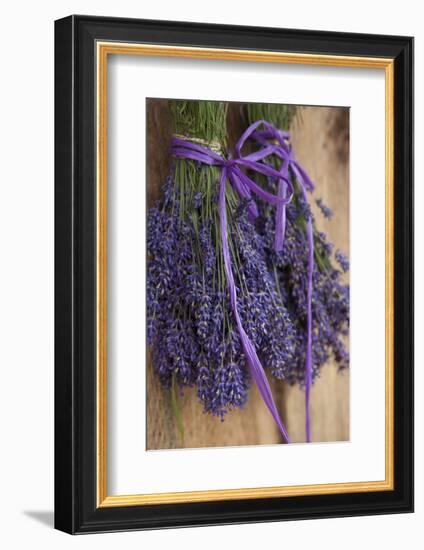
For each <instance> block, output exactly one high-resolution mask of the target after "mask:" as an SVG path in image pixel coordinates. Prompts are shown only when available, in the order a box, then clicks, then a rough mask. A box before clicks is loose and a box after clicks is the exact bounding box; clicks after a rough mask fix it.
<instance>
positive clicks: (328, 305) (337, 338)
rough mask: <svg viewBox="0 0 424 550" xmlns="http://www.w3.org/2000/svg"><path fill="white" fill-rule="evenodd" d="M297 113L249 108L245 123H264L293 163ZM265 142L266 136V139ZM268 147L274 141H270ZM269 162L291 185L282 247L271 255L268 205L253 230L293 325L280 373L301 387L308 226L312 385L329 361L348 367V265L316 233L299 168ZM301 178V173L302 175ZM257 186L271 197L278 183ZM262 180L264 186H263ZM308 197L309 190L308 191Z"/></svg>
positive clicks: (285, 108)
mask: <svg viewBox="0 0 424 550" xmlns="http://www.w3.org/2000/svg"><path fill="white" fill-rule="evenodd" d="M295 114H296V109H295V108H294V107H291V106H286V105H269V104H266V105H264V104H249V105H247V106H246V108H245V115H246V119H247V122H248V123H251V122H252V121H254V120H258V119H261V118H264V117H266V118H267V120H268V121H269V122H270V123H272V124H273V125H274V126H275V127H276V128H278V129H279V130H280V136H282V137H283V139H284V142H285V144H286V151H288V152H289V155H288V158H293V157H292V153H291V146H290V144H289V135H288V133H287V132H285V130H287V129H288V128H289V126H290V123H291V120H292V118H293V116H295ZM254 137H256V138H258V139H259V142H260V143H261V145H262V146H263V147H265V146H267V145H268V143H267V142H266V140H265V141H264V140H263V139H261V137H262V138H263V135H262V136H261V135H257V136H254ZM266 137H268V138H269V137H270V136H266ZM271 141H273V140H272V139H271ZM269 162H271V163H272V165H273V166H274V167H275V168H276V169H278V170H284V168H286V175H287V176H288V177H289V178H290V180H291V181H292V182H293V188H294V189H293V190H294V194H293V200H292V201H291V202H290V203H289V204H287V205H286V206H285V207H284V208H285V232H284V246H283V248H282V250H281V251H279V252H276V251H275V247H274V242H273V239H274V233H275V218H274V216H273V212H272V209H271V208H270V207H269V205H267V204H263V203H262V204H261V205H260V218H259V220H258V230H259V233H260V234H261V236H262V238H263V241H264V251H265V255H266V258H267V265H268V268H269V270H270V272H272V273H273V274H274V277H275V281H276V284H277V287H278V289H279V292H280V294H281V296H282V300H283V301H284V303H285V304H286V306H287V309H288V312H289V315H290V318H291V320H292V325H293V327H294V329H295V360H294V361H293V363H292V364H291V368H290V370H289V371H288V372H286V373H285V375H286V376H285V378H286V380H288V381H289V382H290V383H292V384H294V383H299V384H301V385H305V362H306V353H307V349H308V346H307V338H308V335H307V332H308V331H307V322H308V319H307V317H308V315H307V303H308V296H307V288H308V284H307V277H308V255H309V252H310V247H309V243H308V231H307V225H308V221H309V220H310V222H311V226H312V236H313V243H312V244H313V262H312V263H313V269H312V296H311V324H312V326H311V329H312V330H311V333H312V340H313V342H312V344H313V345H312V346H311V351H312V353H311V363H312V365H311V366H312V369H311V378H312V380H314V379H315V378H316V377H317V376H318V375H319V372H320V368H321V367H322V366H323V365H324V364H325V363H326V362H327V361H328V360H329V358H330V357H331V356H332V357H333V358H334V360H335V361H336V363H337V364H338V366H339V368H340V369H344V368H347V367H348V365H349V354H348V352H347V350H346V347H345V342H344V340H345V338H344V337H345V336H347V335H348V332H349V286H348V285H346V284H344V283H343V281H342V273H344V272H346V271H348V269H349V262H348V260H347V258H346V256H345V255H344V254H343V253H342V252H340V251H336V253H335V254H334V255H333V248H334V246H333V244H332V243H331V242H329V241H328V239H327V236H326V235H325V233H323V232H320V231H319V230H318V228H317V224H316V221H315V219H314V216H313V214H312V212H311V209H310V207H309V204H308V199H307V198H306V194H305V193H303V192H302V189H301V183H300V181H299V180H301V179H302V177H303V178H305V174H304V172H303V171H301V172H299V167H297V170H296V165H294V166H293V165H291V164H290V163H289V162H287V163H286V165H285V162H284V161H283V159H282V157H281V156H278V155H274V156H273V157H272V158H270V159H269ZM302 172H303V173H302ZM260 178H261V185H264V186H266V188H267V189H268V190H269V191H270V192H276V190H277V188H278V186H279V184H280V181H279V180H278V179H276V178H273V177H268V178H264V177H260ZM265 179H266V181H265ZM308 190H309V191H312V188H310V189H308ZM316 203H317V205H318V206H319V208H320V209H321V211H322V213H323V215H324V216H325V217H327V218H329V217H331V215H332V211H331V210H330V208H328V207H327V206H326V205H325V204H323V202H322V201H321V200H320V199H317V200H316Z"/></svg>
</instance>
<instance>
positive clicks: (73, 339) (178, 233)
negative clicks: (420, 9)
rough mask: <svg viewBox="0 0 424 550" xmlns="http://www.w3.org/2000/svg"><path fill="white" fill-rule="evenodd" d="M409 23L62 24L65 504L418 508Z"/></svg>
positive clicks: (126, 508) (61, 491)
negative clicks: (308, 27)
mask: <svg viewBox="0 0 424 550" xmlns="http://www.w3.org/2000/svg"><path fill="white" fill-rule="evenodd" d="M412 110H413V39H412V38H410V37H400V36H378V35H362V34H346V33H334V32H317V31H305V30H287V29H276V28H254V27H235V26H223V25H206V24H198V23H175V22H167V21H147V20H130V19H114V18H102V17H89V16H70V17H67V18H65V19H61V20H58V21H56V23H55V281H56V284H55V289H56V290H55V319H56V320H55V526H56V528H57V529H60V530H63V531H66V532H68V533H72V534H76V533H93V532H104V531H120V530H132V529H152V528H164V527H180V526H195V525H212V524H225V523H244V522H258V521H276V520H289V519H307V518H318V517H320V518H324V517H334V516H352V515H365V514H382V513H395V512H411V511H412V510H413V351H412V350H413V346H412V344H413V229H412V228H413V128H412V120H413V117H412Z"/></svg>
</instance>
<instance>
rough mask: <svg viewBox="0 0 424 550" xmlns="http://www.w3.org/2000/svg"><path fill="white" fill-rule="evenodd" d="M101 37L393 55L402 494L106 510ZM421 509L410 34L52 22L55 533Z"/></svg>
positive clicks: (397, 467)
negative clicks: (416, 448) (101, 374)
mask: <svg viewBox="0 0 424 550" xmlns="http://www.w3.org/2000/svg"><path fill="white" fill-rule="evenodd" d="M99 40H106V41H122V42H127V43H128V42H144V43H151V44H168V45H179V46H181V45H182V46H184V45H186V46H201V47H208V48H228V49H239V50H240V49H241V50H246V49H254V50H266V51H271V52H274V51H277V52H281V51H282V52H293V53H299V52H301V53H311V54H328V55H334V56H359V57H379V58H381V57H383V58H390V59H393V60H394V204H395V215H394V281H395V285H394V302H393V307H394V319H395V333H394V489H393V490H390V491H376V492H361V493H346V494H327V495H310V496H293V497H282V498H261V499H248V500H231V501H219V502H192V503H181V504H157V505H146V506H122V507H121V506H118V507H106V508H102V507H98V506H97V499H96V491H97V480H96V368H95V365H96V308H95V305H96V262H95V255H96V186H95V182H96V145H95V132H96V102H95V93H94V91H95V86H96V70H95V62H96V59H95V57H96V49H95V44H96V42H97V41H99ZM411 511H413V39H412V38H410V37H402V36H378V35H365V34H348V33H336V32H318V31H309V30H292V29H277V28H259V27H241V26H226V25H209V24H199V23H180V22H179V23H176V22H168V21H148V20H132V19H120V18H119V19H118V18H109V17H89V16H78V15H73V16H70V17H66V18H64V19H60V20H58V21H56V22H55V527H56V528H57V529H60V530H62V531H65V532H68V533H72V534H76V533H93V532H104V531H122V530H130V529H154V528H165V527H181V526H198V525H216V524H230V523H250V522H265V521H279V520H294V519H307V518H326V517H336V516H359V515H370V514H388V513H397V512H411Z"/></svg>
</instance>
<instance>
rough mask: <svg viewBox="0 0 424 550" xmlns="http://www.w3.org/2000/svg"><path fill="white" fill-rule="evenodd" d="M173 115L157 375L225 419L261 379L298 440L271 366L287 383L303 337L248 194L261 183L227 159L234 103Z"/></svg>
mask: <svg viewBox="0 0 424 550" xmlns="http://www.w3.org/2000/svg"><path fill="white" fill-rule="evenodd" d="M170 108H171V111H172V114H173V119H174V128H175V136H174V139H173V149H172V151H173V155H174V156H175V163H174V166H173V168H172V171H171V175H170V176H169V177H168V179H167V181H166V182H165V186H164V189H163V198H162V200H161V201H160V203H159V204H158V205H156V206H155V207H154V208H152V209H150V211H149V214H148V228H147V232H148V237H147V248H148V277H147V316H148V342H149V344H150V345H151V347H152V350H153V363H154V368H155V371H156V372H157V374H158V376H159V377H160V380H161V383H162V384H163V385H164V386H165V387H167V388H175V387H179V388H180V389H183V388H184V387H187V386H196V388H197V395H198V398H199V400H200V401H201V403H202V405H203V408H204V411H205V412H207V413H211V414H213V415H216V416H218V417H220V418H221V419H223V418H224V416H225V414H226V413H227V412H228V411H230V410H232V409H234V408H240V407H243V405H244V404H245V403H246V400H247V398H248V390H249V386H250V384H251V380H252V377H253V379H254V381H255V383H256V384H257V385H258V388H259V391H260V393H261V395H262V397H263V399H264V401H265V403H266V404H267V406H268V408H269V409H270V411H271V413H272V415H273V417H274V419H275V421H276V423H277V424H278V426H279V428H280V431H281V433H282V434H283V436H284V437H285V439H286V440H288V436H287V433H286V431H285V428H284V426H283V425H282V422H281V420H280V418H279V415H278V411H277V410H276V407H275V403H274V401H273V398H272V394H271V390H270V387H269V384H268V381H267V379H266V376H265V375H264V373H263V368H262V364H263V365H265V366H266V367H267V368H268V370H269V371H270V372H271V373H272V374H273V375H274V376H275V377H277V378H286V377H287V376H288V373H289V372H291V369H292V365H293V363H294V361H295V353H296V330H295V327H294V325H293V321H292V319H291V317H290V315H289V314H288V311H287V309H286V306H285V301H284V297H283V295H282V294H281V292H280V291H279V290H278V284H279V281H278V280H276V279H275V278H274V276H273V274H272V273H271V272H270V271H269V269H268V259H267V255H266V254H267V240H266V237H265V236H264V235H260V234H259V233H258V232H257V231H256V229H255V226H254V224H253V223H252V221H253V218H254V217H255V215H257V207H256V205H253V204H252V201H250V200H247V199H248V197H247V194H246V188H247V186H248V185H254V182H253V181H251V180H250V179H248V178H246V177H245V175H244V173H242V172H241V170H240V168H239V167H238V165H236V163H235V162H233V161H231V160H228V159H226V157H225V135H226V104H224V103H220V102H206V101H205V102H200V101H193V102H190V101H171V102H170ZM240 162H241V160H240ZM245 162H247V163H249V162H250V161H249V160H248V159H246V161H245ZM250 165H252V166H253V163H252V162H250ZM259 169H262V168H259ZM263 170H264V173H271V174H274V175H276V172H275V171H273V170H272V169H271V170H270V169H269V168H266V167H264V169H263ZM256 192H259V191H258V190H257V191H256ZM264 196H265V198H267V199H268V200H273V196H271V195H270V194H265V195H264ZM264 212H265V211H264ZM261 363H262V364H261Z"/></svg>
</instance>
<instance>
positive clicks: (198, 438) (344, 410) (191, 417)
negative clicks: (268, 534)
mask: <svg viewBox="0 0 424 550" xmlns="http://www.w3.org/2000/svg"><path fill="white" fill-rule="evenodd" d="M299 115H300V116H297V117H296V119H295V121H294V122H293V124H292V128H291V131H292V142H293V148H294V151H295V155H296V157H297V158H298V159H299V161H300V162H301V163H302V165H303V166H304V167H305V169H306V170H307V171H308V173H309V174H310V176H311V177H312V179H313V181H314V182H315V183H316V188H317V190H316V197H321V198H322V199H323V200H324V202H325V203H326V204H328V205H329V206H330V207H332V208H333V211H334V216H333V218H332V220H331V221H328V220H325V219H324V218H323V216H322V215H321V213H320V212H319V211H317V209H316V208H313V210H314V214H315V215H316V218H317V221H318V224H319V227H320V229H322V230H323V231H325V232H326V233H327V234H328V236H329V238H330V240H331V241H332V242H334V243H335V247H336V249H337V248H340V249H342V250H344V251H345V252H347V253H348V252H349V194H348V193H349V162H348V151H349V146H348V118H347V117H348V112H347V110H345V109H338V108H331V109H330V108H325V107H319V108H317V107H304V108H302V109H301V110H300V112H299ZM229 122H230V124H229V126H230V127H231V128H232V129H233V131H232V132H231V135H230V139H229V141H230V145H231V143H232V142H234V139H236V137H237V136H239V135H240V133H241V130H242V129H243V125H242V122H241V121H240V118H239V116H238V108H237V107H236V106H234V108H233V109H231V111H230V115H229ZM147 132H148V134H147V135H148V140H147V143H148V151H147V152H148V157H147V158H148V166H147V176H148V177H147V182H148V204H149V205H152V204H153V203H154V202H155V200H156V199H157V198H158V197H159V196H160V189H161V186H162V184H163V182H164V180H165V178H166V176H167V175H168V172H169V166H170V159H169V145H168V144H169V138H170V136H171V124H170V119H169V113H168V111H167V106H166V100H159V101H157V100H149V101H148V108H147ZM146 371H147V372H146V376H147V448H148V449H164V448H178V447H182V446H184V447H223V446H227V445H233V446H235V445H251V444H256V445H264V444H272V443H280V442H281V437H280V435H279V432H278V430H277V429H276V426H275V423H274V421H273V419H272V417H271V415H270V413H269V412H268V410H267V408H266V406H265V405H264V403H263V401H262V399H261V397H260V395H259V392H258V391H257V389H256V387H252V389H251V392H250V395H249V400H248V404H247V405H246V407H245V409H244V410H243V411H233V412H231V413H229V414H228V415H227V416H226V418H225V421H224V422H221V421H220V420H219V419H217V418H215V417H212V416H209V415H206V414H203V412H202V407H201V405H200V404H199V402H198V400H197V397H196V393H195V390H194V389H190V390H187V391H185V393H184V396H183V397H182V398H181V400H180V404H181V409H182V414H183V418H184V429H185V433H184V441H182V440H181V437H180V434H179V432H178V429H177V426H176V422H175V418H174V414H173V411H172V408H171V400H170V395H169V392H168V391H166V390H163V389H162V388H161V387H160V384H159V383H158V380H157V377H156V376H155V374H154V371H153V367H152V363H151V355H150V353H149V352H148V353H147V369H146ZM271 385H272V389H273V393H274V396H275V399H276V403H277V406H278V407H279V410H280V411H281V414H282V416H283V419H284V421H285V423H286V426H287V428H288V431H289V433H290V436H291V438H292V440H293V441H295V442H302V441H305V433H304V432H305V427H304V423H305V410H304V393H303V392H302V391H301V390H300V389H298V388H296V387H289V386H287V385H286V384H284V383H282V382H276V381H271ZM311 413H312V415H311V416H312V440H313V441H343V440H347V439H349V373H348V372H343V373H339V372H338V371H337V367H335V366H334V364H331V362H329V364H327V365H325V367H324V368H323V370H322V376H321V378H320V379H319V380H318V381H317V382H316V383H315V385H314V387H313V389H312V392H311Z"/></svg>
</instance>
